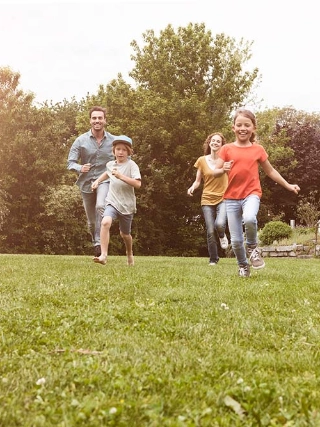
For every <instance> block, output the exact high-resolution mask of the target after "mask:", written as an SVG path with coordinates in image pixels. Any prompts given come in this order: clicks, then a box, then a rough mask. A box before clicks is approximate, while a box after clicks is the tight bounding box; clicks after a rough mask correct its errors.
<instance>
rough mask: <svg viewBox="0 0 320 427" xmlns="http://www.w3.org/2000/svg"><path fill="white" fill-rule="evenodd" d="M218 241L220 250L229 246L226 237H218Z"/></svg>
mask: <svg viewBox="0 0 320 427" xmlns="http://www.w3.org/2000/svg"><path fill="white" fill-rule="evenodd" d="M219 240H220V246H221V248H222V249H227V248H228V246H229V242H228V238H227V236H226V235H224V236H223V237H219Z"/></svg>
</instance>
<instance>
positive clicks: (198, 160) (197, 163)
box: [193, 157, 201, 169]
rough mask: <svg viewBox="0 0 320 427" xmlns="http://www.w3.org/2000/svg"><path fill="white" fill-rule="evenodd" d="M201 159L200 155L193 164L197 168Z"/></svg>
mask: <svg viewBox="0 0 320 427" xmlns="http://www.w3.org/2000/svg"><path fill="white" fill-rule="evenodd" d="M200 159H201V157H199V158H198V159H197V161H196V162H195V164H194V165H193V166H194V167H195V168H197V169H199V167H200V163H201V162H200Z"/></svg>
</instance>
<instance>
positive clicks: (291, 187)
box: [289, 184, 300, 194]
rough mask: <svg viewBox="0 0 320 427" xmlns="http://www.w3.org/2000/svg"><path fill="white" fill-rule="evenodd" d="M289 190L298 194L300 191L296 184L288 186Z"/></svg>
mask: <svg viewBox="0 0 320 427" xmlns="http://www.w3.org/2000/svg"><path fill="white" fill-rule="evenodd" d="M289 185H290V188H289V191H293V192H294V193H296V194H298V193H299V191H300V187H299V185H297V184H289Z"/></svg>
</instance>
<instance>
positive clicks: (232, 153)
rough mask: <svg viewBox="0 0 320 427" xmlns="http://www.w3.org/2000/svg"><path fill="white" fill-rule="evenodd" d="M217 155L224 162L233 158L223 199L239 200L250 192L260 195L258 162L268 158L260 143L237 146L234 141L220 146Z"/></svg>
mask: <svg viewBox="0 0 320 427" xmlns="http://www.w3.org/2000/svg"><path fill="white" fill-rule="evenodd" d="M219 157H221V159H223V160H224V161H225V162H229V161H230V160H233V164H232V167H231V170H230V172H229V173H228V177H229V185H228V188H227V190H226V192H225V193H224V198H225V199H236V200H239V199H244V198H246V197H247V196H249V195H250V194H256V195H257V196H259V197H261V196H262V190H261V184H260V178H259V164H260V163H262V162H264V161H266V160H267V158H268V154H267V153H266V151H265V149H264V148H263V147H262V145H260V144H257V143H254V144H252V145H251V146H249V147H238V146H236V145H234V143H230V144H226V145H223V146H222V147H221V149H220V152H219Z"/></svg>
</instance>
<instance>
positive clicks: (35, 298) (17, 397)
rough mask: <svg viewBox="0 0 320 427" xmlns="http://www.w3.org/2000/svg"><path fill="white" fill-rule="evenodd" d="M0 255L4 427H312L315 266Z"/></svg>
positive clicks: (317, 312)
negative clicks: (244, 273) (248, 269)
mask: <svg viewBox="0 0 320 427" xmlns="http://www.w3.org/2000/svg"><path fill="white" fill-rule="evenodd" d="M135 262H136V265H135V266H134V267H133V268H130V267H127V266H126V265H125V257H115V256H114V257H112V256H111V257H110V258H109V261H108V264H107V265H106V266H102V265H99V264H94V263H93V261H92V259H91V258H90V257H82V256H78V257H76V256H40V255H0V266H1V269H0V272H1V277H0V297H1V306H0V307H1V312H0V313H1V322H0V328H1V329H0V339H1V341H0V350H1V358H0V425H1V426H5V427H11V426H23V427H29V426H45V427H49V426H60V427H69V426H88V427H95V426H125V427H127V426H128V427H144V426H152V427H154V426H161V427H163V426H171V427H180V426H201V427H203V426H210V427H211V426H228V427H229V426H320V292H319V288H320V260H319V259H315V258H313V259H307V260H306V259H287V258H276V259H274V258H267V259H266V268H265V269H264V270H262V271H258V272H255V271H252V277H250V278H239V277H238V276H237V267H236V261H235V259H234V258H224V259H221V260H220V262H219V264H218V265H217V266H216V267H209V266H208V260H207V259H206V258H169V257H136V258H135Z"/></svg>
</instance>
